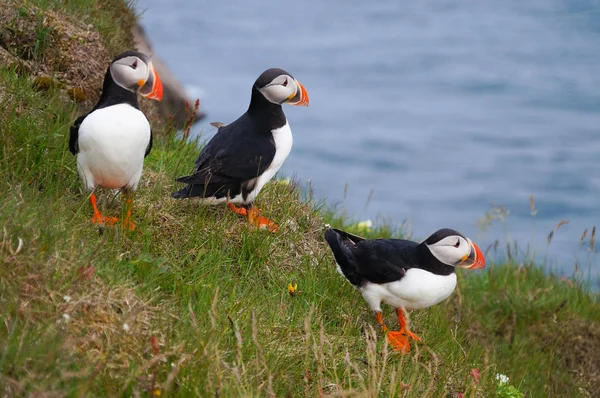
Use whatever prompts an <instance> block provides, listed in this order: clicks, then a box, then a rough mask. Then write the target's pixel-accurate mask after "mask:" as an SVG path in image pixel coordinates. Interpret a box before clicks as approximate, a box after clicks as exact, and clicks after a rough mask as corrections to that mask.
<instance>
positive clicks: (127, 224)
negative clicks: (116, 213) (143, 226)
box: [123, 217, 135, 231]
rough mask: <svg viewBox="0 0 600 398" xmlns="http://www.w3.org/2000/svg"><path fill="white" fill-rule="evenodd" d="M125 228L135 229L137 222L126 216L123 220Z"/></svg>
mask: <svg viewBox="0 0 600 398" xmlns="http://www.w3.org/2000/svg"><path fill="white" fill-rule="evenodd" d="M123 228H125V229H127V230H129V231H133V230H134V229H135V224H134V223H133V221H131V219H130V218H127V217H126V218H125V219H124V220H123Z"/></svg>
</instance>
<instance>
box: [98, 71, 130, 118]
mask: <svg viewBox="0 0 600 398" xmlns="http://www.w3.org/2000/svg"><path fill="white" fill-rule="evenodd" d="M118 104H129V105H131V106H133V107H134V108H135V109H140V105H139V103H138V99H137V93H136V92H134V91H131V90H127V89H125V88H123V87H121V86H119V85H118V84H117V83H115V81H114V80H113V78H112V75H111V74H110V67H109V68H108V69H107V70H106V75H105V76H104V85H103V86H102V94H101V95H100V100H98V104H97V105H96V107H95V108H94V109H100V108H106V107H108V106H111V105H118Z"/></svg>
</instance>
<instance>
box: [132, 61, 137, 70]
mask: <svg viewBox="0 0 600 398" xmlns="http://www.w3.org/2000/svg"><path fill="white" fill-rule="evenodd" d="M131 68H132V69H136V68H137V59H136V60H135V61H133V63H132V64H131Z"/></svg>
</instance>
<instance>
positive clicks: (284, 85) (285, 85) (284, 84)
mask: <svg viewBox="0 0 600 398" xmlns="http://www.w3.org/2000/svg"><path fill="white" fill-rule="evenodd" d="M282 86H283V87H287V79H285V81H284V82H283V84H282Z"/></svg>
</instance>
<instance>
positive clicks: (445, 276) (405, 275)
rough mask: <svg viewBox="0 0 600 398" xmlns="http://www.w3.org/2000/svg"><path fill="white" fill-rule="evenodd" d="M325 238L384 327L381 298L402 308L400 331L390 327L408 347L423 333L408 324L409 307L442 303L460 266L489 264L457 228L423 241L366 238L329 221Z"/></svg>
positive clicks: (393, 340)
mask: <svg viewBox="0 0 600 398" xmlns="http://www.w3.org/2000/svg"><path fill="white" fill-rule="evenodd" d="M325 240H326V241H327V243H328V244H329V247H330V248H331V251H332V252H333V255H334V257H335V261H336V264H337V267H338V271H339V272H340V273H341V274H342V275H343V276H344V277H346V279H348V281H349V282H350V283H351V284H353V285H354V286H355V287H356V288H357V289H358V290H359V291H360V292H361V293H362V296H363V298H364V299H365V301H366V302H367V304H368V305H369V307H371V309H372V310H373V311H374V312H375V317H376V318H377V323H378V324H379V326H381V328H382V329H383V331H384V332H386V331H387V328H386V326H385V324H384V322H383V315H382V311H381V302H384V303H386V304H388V305H390V306H392V307H394V308H396V314H397V316H398V321H399V322H400V331H399V332H388V334H387V336H388V341H389V342H390V344H391V345H392V346H393V347H394V349H395V350H398V351H403V352H408V351H409V350H410V344H409V341H408V338H409V337H410V338H412V339H415V340H418V341H420V340H421V339H420V338H419V337H418V336H417V335H415V334H414V333H412V332H411V331H410V330H409V328H408V322H407V319H408V313H405V311H407V310H418V309H422V308H427V307H431V306H433V305H436V304H438V303H440V302H442V301H443V300H445V299H446V298H448V297H449V296H450V295H451V294H452V292H453V291H454V288H455V287H456V273H455V269H456V267H457V266H458V267H462V268H467V269H479V268H484V267H485V258H484V256H483V253H482V252H481V250H480V249H479V247H477V245H475V243H473V242H472V241H471V240H470V239H469V238H467V237H465V236H464V235H462V234H461V233H459V232H457V231H455V230H453V229H448V228H444V229H440V230H439V231H437V232H435V233H433V234H432V235H431V236H430V237H429V238H427V239H426V240H425V241H423V242H422V243H417V242H413V241H409V240H404V239H364V238H362V237H360V236H356V235H352V234H349V233H348V232H345V231H341V230H339V229H333V228H330V227H329V226H327V227H326V230H325Z"/></svg>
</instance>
